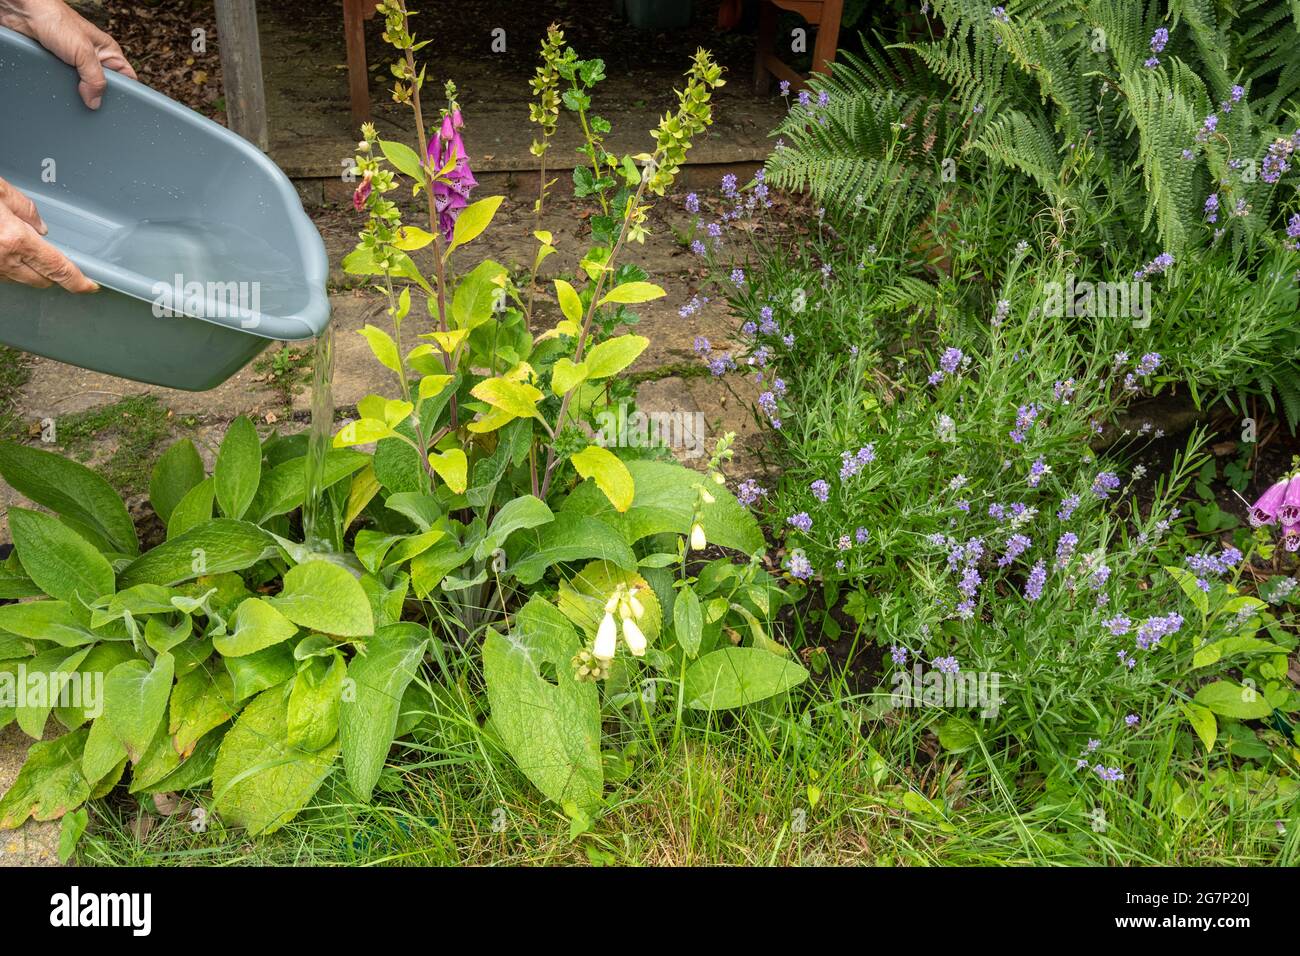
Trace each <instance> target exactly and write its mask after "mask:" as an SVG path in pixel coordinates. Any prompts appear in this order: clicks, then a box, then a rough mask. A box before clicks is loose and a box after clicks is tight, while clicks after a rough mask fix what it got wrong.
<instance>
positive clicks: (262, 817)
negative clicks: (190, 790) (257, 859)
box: [212, 688, 338, 836]
mask: <svg viewBox="0 0 1300 956" xmlns="http://www.w3.org/2000/svg"><path fill="white" fill-rule="evenodd" d="M287 737H288V702H287V701H286V700H285V695H284V693H283V692H282V691H280V690H279V689H278V688H273V689H271V690H268V691H266V692H265V693H263V694H261V695H260V696H258V697H257V698H256V699H255V700H254V701H253V702H252V703H250V704H249V705H248V706H247V707H245V708H244V711H243V713H241V714H240V715H239V719H238V720H237V721H235V726H234V727H232V728H231V729H230V732H229V733H227V734H226V737H225V739H224V740H223V741H222V742H221V750H220V751H219V752H218V754H217V764H216V767H214V768H213V771H212V800H213V805H214V806H215V807H216V809H217V812H218V813H220V814H221V815H222V816H223V817H225V819H226V820H227V821H228V822H230V823H233V824H235V825H237V826H242V827H245V828H246V829H247V830H248V832H249V834H250V835H253V836H256V835H258V834H263V833H271V832H272V831H274V830H278V829H279V828H280V827H282V826H284V825H285V824H286V823H288V822H289V821H290V820H292V819H293V818H294V817H295V816H297V815H298V811H300V810H301V809H302V808H303V807H305V806H306V805H307V803H308V802H309V801H310V800H311V798H312V795H313V794H315V792H316V790H317V789H318V788H319V787H320V785H321V783H322V782H323V781H324V780H325V777H326V776H327V775H328V774H329V772H330V769H331V768H332V767H333V765H334V757H335V756H336V755H337V754H338V744H337V743H335V744H332V745H330V746H328V747H326V748H324V749H323V750H318V751H315V752H308V751H303V750H300V749H298V748H296V747H292V746H290V745H289V744H288V742H287Z"/></svg>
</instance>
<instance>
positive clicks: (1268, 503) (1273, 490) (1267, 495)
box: [1250, 478, 1287, 528]
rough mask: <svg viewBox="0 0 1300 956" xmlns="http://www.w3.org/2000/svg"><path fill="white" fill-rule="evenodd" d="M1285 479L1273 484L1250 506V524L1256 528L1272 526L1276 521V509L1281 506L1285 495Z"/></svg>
mask: <svg viewBox="0 0 1300 956" xmlns="http://www.w3.org/2000/svg"><path fill="white" fill-rule="evenodd" d="M1286 489H1287V479H1285V478H1283V479H1282V480H1281V481H1277V482H1274V483H1273V484H1272V486H1270V487H1269V489H1268V490H1267V491H1265V492H1264V493H1263V494H1262V495H1260V496H1259V500H1257V501H1256V502H1255V503H1254V504H1253V505H1251V506H1250V523H1251V525H1252V526H1254V527H1256V528H1258V527H1260V526H1261V525H1266V524H1272V523H1273V522H1274V521H1276V520H1277V509H1278V508H1280V507H1281V505H1282V498H1283V496H1284V495H1285V494H1286Z"/></svg>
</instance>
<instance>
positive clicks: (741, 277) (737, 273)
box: [731, 269, 745, 289]
mask: <svg viewBox="0 0 1300 956" xmlns="http://www.w3.org/2000/svg"><path fill="white" fill-rule="evenodd" d="M731 284H732V285H734V286H735V287H736V288H737V289H739V288H740V287H741V286H742V285H744V284H745V270H744V269H732V270H731Z"/></svg>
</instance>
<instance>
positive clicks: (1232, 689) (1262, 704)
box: [1193, 680, 1273, 720]
mask: <svg viewBox="0 0 1300 956" xmlns="http://www.w3.org/2000/svg"><path fill="white" fill-rule="evenodd" d="M1193 699H1194V700H1195V701H1196V703H1198V704H1200V705H1201V706H1202V707H1205V708H1208V709H1209V710H1211V711H1213V712H1214V713H1216V714H1218V715H1220V716H1222V717H1235V718H1237V719H1238V720H1258V719H1259V718H1261V717H1267V716H1269V715H1270V714H1271V713H1273V705H1272V704H1270V703H1269V702H1268V701H1267V700H1265V699H1264V695H1263V694H1261V693H1259V692H1258V691H1256V690H1255V689H1254V688H1253V687H1243V686H1241V685H1240V684H1234V683H1233V682H1232V681H1229V680H1220V681H1215V682H1214V683H1213V684H1206V685H1205V686H1204V687H1202V688H1201V689H1200V690H1198V691H1197V692H1196V696H1195V697H1194V698H1193Z"/></svg>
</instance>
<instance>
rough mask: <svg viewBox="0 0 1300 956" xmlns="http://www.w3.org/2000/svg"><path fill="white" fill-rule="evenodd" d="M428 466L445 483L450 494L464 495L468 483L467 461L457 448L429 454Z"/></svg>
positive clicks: (463, 453)
mask: <svg viewBox="0 0 1300 956" xmlns="http://www.w3.org/2000/svg"><path fill="white" fill-rule="evenodd" d="M429 465H430V467H432V468H433V470H434V471H435V472H437V473H438V477H439V478H441V479H442V480H443V481H445V482H446V483H447V487H448V488H450V489H451V491H452V494H457V495H459V494H464V492H465V486H466V484H467V483H468V480H469V479H468V472H469V461H468V460H467V459H466V458H465V452H463V451H461V450H460V449H459V448H449V449H447V450H446V451H442V452H438V451H431V452H429Z"/></svg>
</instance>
